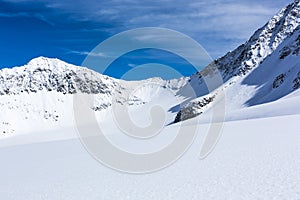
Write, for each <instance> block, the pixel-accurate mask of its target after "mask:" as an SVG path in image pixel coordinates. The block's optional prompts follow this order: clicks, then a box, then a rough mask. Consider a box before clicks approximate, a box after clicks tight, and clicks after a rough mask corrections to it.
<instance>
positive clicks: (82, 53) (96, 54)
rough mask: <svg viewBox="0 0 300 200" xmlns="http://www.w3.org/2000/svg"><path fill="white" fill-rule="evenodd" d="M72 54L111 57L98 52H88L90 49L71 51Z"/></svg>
mask: <svg viewBox="0 0 300 200" xmlns="http://www.w3.org/2000/svg"><path fill="white" fill-rule="evenodd" d="M69 53H71V54H78V55H83V56H93V57H100V58H107V57H109V56H108V55H106V54H104V53H101V52H98V53H95V52H88V51H69Z"/></svg>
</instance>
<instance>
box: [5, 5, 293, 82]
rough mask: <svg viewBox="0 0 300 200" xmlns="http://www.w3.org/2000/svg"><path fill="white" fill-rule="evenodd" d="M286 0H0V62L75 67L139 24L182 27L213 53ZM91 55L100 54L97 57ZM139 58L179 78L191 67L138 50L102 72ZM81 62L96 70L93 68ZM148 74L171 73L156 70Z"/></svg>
mask: <svg viewBox="0 0 300 200" xmlns="http://www.w3.org/2000/svg"><path fill="white" fill-rule="evenodd" d="M289 3H291V1H289V0H276V1H274V0H252V1H250V0H248V1H245V0H210V1H207V0H159V1H150V0H107V1H103V0H100V1H97V0H80V1H76V0H72V1H71V0H65V1H58V0H44V1H39V0H37V1H31V0H5V1H0V23H1V31H0V38H1V39H0V68H3V67H13V66H21V65H24V64H26V63H27V62H28V61H29V60H30V59H32V58H35V57H38V56H46V57H55V58H59V59H61V60H64V61H66V62H69V63H72V64H76V65H81V63H82V61H83V60H84V58H85V57H86V55H87V54H88V52H90V51H91V50H92V49H93V48H94V47H95V46H96V45H98V44H99V43H101V42H102V41H104V40H105V39H107V38H108V37H110V36H113V35H115V34H117V33H119V32H122V31H126V30H129V29H133V28H140V27H162V28H169V29H173V30H176V31H179V32H182V33H184V34H186V35H188V36H190V37H191V38H193V39H194V40H196V41H197V42H199V43H200V44H201V45H202V46H203V47H204V48H205V49H206V51H207V52H208V53H209V55H210V56H211V57H212V58H213V59H215V58H217V57H219V56H222V55H224V54H225V53H226V52H228V51H230V50H233V49H234V48H235V47H237V46H238V45H239V44H241V43H243V42H245V41H246V40H247V39H248V38H249V37H250V36H251V35H252V34H253V32H254V31H255V30H256V29H258V28H259V27H261V26H262V25H264V24H265V23H266V22H267V21H268V19H269V18H271V17H272V16H273V15H274V14H276V13H277V12H278V11H279V10H280V9H281V8H282V7H284V6H286V5H287V4H289ZM95 56H98V57H99V59H101V55H95ZM146 63H161V64H164V65H168V66H171V67H173V68H175V69H176V70H177V71H179V73H180V74H181V75H185V76H186V75H190V74H192V73H194V70H195V69H194V68H193V67H192V66H189V63H188V62H186V61H185V60H184V59H182V58H180V57H178V56H176V55H172V54H171V53H169V52H164V51H161V50H154V49H144V50H140V51H134V52H131V53H128V54H126V55H124V56H122V57H120V58H119V59H117V60H116V61H115V62H114V63H113V64H112V66H111V69H110V70H107V74H108V75H110V76H114V77H117V78H119V77H120V76H121V75H122V74H123V73H124V71H126V70H129V69H132V68H134V67H135V66H137V65H142V64H146ZM88 67H90V68H92V69H94V70H97V67H96V66H88ZM120 67H122V70H120ZM153 72H157V73H158V74H157V75H158V76H162V77H163V78H172V76H171V75H170V76H169V74H168V73H166V72H164V71H162V72H160V70H158V69H155V70H153ZM148 75H149V76H152V73H148ZM146 76H147V73H146V75H145V77H146Z"/></svg>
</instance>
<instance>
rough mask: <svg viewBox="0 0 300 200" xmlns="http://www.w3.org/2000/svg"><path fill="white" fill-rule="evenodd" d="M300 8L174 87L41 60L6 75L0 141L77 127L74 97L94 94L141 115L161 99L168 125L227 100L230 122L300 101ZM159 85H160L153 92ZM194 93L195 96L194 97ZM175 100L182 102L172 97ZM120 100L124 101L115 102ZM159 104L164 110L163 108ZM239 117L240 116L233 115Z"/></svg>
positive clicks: (0, 74)
mask: <svg viewBox="0 0 300 200" xmlns="http://www.w3.org/2000/svg"><path fill="white" fill-rule="evenodd" d="M299 24H300V1H299V0H296V1H295V2H293V3H292V4H290V5H288V6H287V7H286V8H284V9H282V10H281V11H280V12H279V13H278V14H277V15H275V16H274V17H273V18H272V19H271V20H270V21H269V22H268V23H267V24H266V25H264V26H263V27H262V28H260V29H259V30H257V31H256V32H255V33H254V35H253V36H252V37H251V38H250V39H249V40H248V41H247V42H246V43H245V44H243V45H241V46H239V47H238V48H237V49H235V50H234V51H232V52H229V53H227V54H226V55H225V56H223V57H221V58H219V59H217V60H215V61H213V62H212V63H211V64H209V65H208V66H207V67H206V68H205V69H204V70H202V71H200V72H198V73H197V74H194V75H192V76H191V77H183V78H180V79H174V80H168V81H165V80H162V79H160V78H152V79H148V80H143V81H129V82H127V81H122V80H117V79H114V78H110V77H108V76H105V75H101V74H99V73H97V72H95V71H92V70H89V69H87V68H84V67H79V66H74V65H71V64H68V63H65V62H63V61H60V60H58V59H50V58H45V57H39V58H36V59H33V60H31V61H30V62H29V63H28V64H27V65H25V66H22V67H15V68H12V69H2V70H0V100H1V101H0V102H1V103H0V109H1V111H2V115H1V117H0V135H4V136H6V135H13V134H15V133H18V132H32V130H48V129H53V128H54V129H58V128H61V127H72V126H74V124H73V123H74V122H73V116H72V114H73V113H72V105H73V104H72V101H73V95H74V94H75V93H86V94H93V95H95V103H94V106H93V107H92V108H91V109H94V110H95V111H103V110H107V109H109V108H110V107H111V105H112V103H113V101H116V103H119V104H127V105H129V106H133V107H139V108H141V107H142V106H143V105H146V104H148V103H149V102H151V101H152V99H153V98H152V96H153V95H157V96H158V97H159V98H160V101H161V102H165V104H164V106H165V107H164V108H165V110H166V111H167V112H168V113H169V116H168V120H167V123H166V124H169V123H171V122H173V121H175V122H179V121H183V120H186V119H190V118H193V117H195V116H198V115H200V114H202V113H204V112H206V111H207V112H209V110H210V108H211V107H213V106H214V104H216V102H217V101H215V99H217V98H218V95H219V92H218V91H220V90H222V91H224V92H225V94H226V97H225V99H226V110H227V113H228V114H227V116H226V117H227V119H233V118H234V116H237V113H238V112H242V111H245V109H248V108H250V107H251V108H253V106H257V105H262V104H266V103H270V102H274V101H276V100H278V99H282V98H287V97H290V96H293V97H295V96H298V95H297V91H296V90H297V89H298V88H299V87H300V57H299V51H300V27H299ZM215 73H221V76H222V78H223V80H224V84H219V85H215V88H213V89H215V90H214V91H211V92H209V91H208V89H207V86H206V84H205V78H206V77H210V76H213V75H214V74H215ZM154 84H157V85H158V86H154ZM190 88H193V90H194V92H195V94H194V95H192V94H191V93H190V92H189V91H190ZM169 92H171V93H173V94H174V98H176V99H177V100H176V101H172V100H170V102H172V103H167V102H168V101H169V99H170V96H169V95H167V93H169ZM115 94H118V97H119V98H117V99H116V98H114V95H115ZM128 94H130V95H129V98H127V97H128ZM161 102H160V103H161ZM231 113H234V114H231Z"/></svg>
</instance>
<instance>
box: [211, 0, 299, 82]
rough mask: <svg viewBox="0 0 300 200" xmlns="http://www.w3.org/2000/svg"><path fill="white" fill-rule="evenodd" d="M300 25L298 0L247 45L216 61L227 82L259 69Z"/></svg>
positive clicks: (282, 11)
mask: <svg viewBox="0 0 300 200" xmlns="http://www.w3.org/2000/svg"><path fill="white" fill-rule="evenodd" d="M299 24H300V1H298V0H296V1H295V2H294V3H292V4H290V5H288V6H287V7H285V8H283V9H282V10H281V11H280V12H279V13H278V14H277V15H275V16H274V17H273V18H272V19H271V20H270V21H269V22H268V23H267V24H266V25H264V26H263V27H262V28H260V29H259V30H257V31H256V32H255V33H254V35H253V36H252V37H251V38H250V39H249V40H248V41H247V42H246V43H245V44H243V45H241V46H239V47H238V48H237V49H235V50H234V51H232V52H229V53H227V54H226V55H225V56H223V57H221V58H219V59H217V60H216V61H215V64H216V66H217V67H218V69H219V70H220V71H221V72H222V73H223V77H224V79H225V81H227V80H228V79H229V78H231V77H232V76H235V75H245V74H246V73H247V72H249V71H250V70H251V69H253V68H255V67H257V66H258V65H259V64H260V63H261V62H262V61H263V60H264V59H265V58H266V57H267V56H269V55H270V54H272V53H273V52H274V51H275V50H276V49H277V47H278V46H279V45H280V44H281V43H282V42H284V41H285V40H286V39H287V38H289V37H291V35H293V34H294V32H295V31H296V30H298V29H299Z"/></svg>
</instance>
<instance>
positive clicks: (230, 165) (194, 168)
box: [0, 115, 300, 200]
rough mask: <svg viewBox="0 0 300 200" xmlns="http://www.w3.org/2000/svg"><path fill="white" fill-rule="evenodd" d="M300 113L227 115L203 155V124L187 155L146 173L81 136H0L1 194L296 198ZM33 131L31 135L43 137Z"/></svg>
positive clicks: (30, 196) (299, 177)
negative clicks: (111, 161)
mask: <svg viewBox="0 0 300 200" xmlns="http://www.w3.org/2000/svg"><path fill="white" fill-rule="evenodd" d="M299 120H300V115H289V116H280V117H272V118H261V119H252V120H241V121H232V122H226V123H224V128H223V132H222V137H221V139H220V140H219V142H218V144H217V146H216V148H215V149H214V151H213V152H212V153H211V154H210V155H209V156H208V157H207V158H206V159H204V160H199V159H198V157H199V152H200V148H201V145H202V142H203V140H204V137H205V133H206V130H207V128H208V126H209V125H208V124H202V125H200V127H199V131H198V133H197V138H196V140H195V142H194V143H193V145H192V146H191V148H190V149H189V150H188V151H187V153H186V154H184V156H183V157H182V158H180V159H179V160H178V161H177V162H176V163H175V164H173V165H171V166H170V167H168V168H166V169H163V170H161V171H158V172H156V173H152V174H144V175H131V174H125V173H120V172H117V171H114V170H112V169H109V168H107V167H104V166H103V165H101V164H100V163H98V162H97V161H96V160H94V159H93V158H92V157H91V156H90V155H89V154H88V152H87V151H86V150H85V148H84V147H83V146H82V144H81V142H80V140H79V139H78V138H73V139H70V138H69V139H67V138H68V137H62V138H61V140H56V141H50V142H38V143H31V144H24V145H16V146H14V145H13V146H7V144H9V141H10V143H11V144H12V143H13V140H17V139H18V137H17V136H16V137H11V138H7V139H3V140H1V143H0V145H1V146H2V147H1V148H0V160H1V167H0V177H1V178H0V199H22V200H24V199H30V200H34V199H97V200H99V199H109V200H111V199H164V200H165V199H197V200H198V199H299V198H300V185H299V182H300V173H299V166H300V156H299V155H300V145H299V144H300V135H299V133H300V126H299V123H298V122H299ZM173 129H176V125H172V126H169V127H168V128H166V131H168V132H172V130H173ZM65 131H66V132H68V133H67V135H73V136H74V135H75V133H73V131H72V129H69V130H65ZM36 135H38V134H33V135H27V136H26V137H27V138H28V137H31V138H33V139H32V141H34V140H36V141H38V139H37V138H34V137H36ZM5 145H6V147H5Z"/></svg>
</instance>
